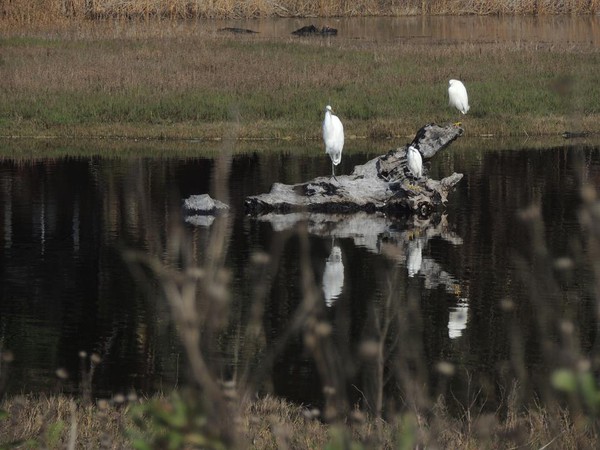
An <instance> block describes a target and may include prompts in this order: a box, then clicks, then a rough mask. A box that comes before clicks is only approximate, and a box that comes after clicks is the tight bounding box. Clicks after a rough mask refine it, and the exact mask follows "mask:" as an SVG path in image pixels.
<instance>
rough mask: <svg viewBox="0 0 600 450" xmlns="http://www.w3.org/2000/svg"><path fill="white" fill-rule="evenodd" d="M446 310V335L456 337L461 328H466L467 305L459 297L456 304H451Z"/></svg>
mask: <svg viewBox="0 0 600 450" xmlns="http://www.w3.org/2000/svg"><path fill="white" fill-rule="evenodd" d="M448 310H449V314H448V337H449V338H450V339H456V338H458V337H461V336H462V333H463V330H464V329H465V328H467V321H468V319H469V305H468V304H467V302H466V301H465V300H464V299H461V301H460V302H459V303H458V304H457V305H456V306H451V307H450V308H448Z"/></svg>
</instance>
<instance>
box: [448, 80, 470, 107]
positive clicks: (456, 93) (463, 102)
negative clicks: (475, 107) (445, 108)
mask: <svg viewBox="0 0 600 450" xmlns="http://www.w3.org/2000/svg"><path fill="white" fill-rule="evenodd" d="M448 97H449V98H450V106H454V107H455V108H456V109H458V110H459V111H460V112H461V113H463V114H466V113H467V111H468V110H469V96H468V95H467V88H465V85H464V84H462V82H460V81H459V80H450V81H449V82H448Z"/></svg>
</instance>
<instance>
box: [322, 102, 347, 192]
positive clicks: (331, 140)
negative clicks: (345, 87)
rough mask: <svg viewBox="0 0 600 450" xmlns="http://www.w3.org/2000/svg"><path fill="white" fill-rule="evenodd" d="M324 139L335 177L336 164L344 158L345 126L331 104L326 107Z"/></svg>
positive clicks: (332, 174)
mask: <svg viewBox="0 0 600 450" xmlns="http://www.w3.org/2000/svg"><path fill="white" fill-rule="evenodd" d="M323 141H324V142H325V152H327V154H328V155H329V157H330V158H331V176H332V177H333V178H335V166H337V165H338V164H339V163H340V161H341V160H342V149H343V148H344V126H343V125H342V122H341V120H340V119H339V118H338V116H336V115H334V114H333V111H332V109H331V106H329V105H327V106H326V107H325V119H324V120H323ZM335 181H337V178H335Z"/></svg>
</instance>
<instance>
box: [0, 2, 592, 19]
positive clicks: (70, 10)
mask: <svg viewBox="0 0 600 450" xmlns="http://www.w3.org/2000/svg"><path fill="white" fill-rule="evenodd" d="M599 6H600V3H599V2H598V1H597V0H568V1H564V2H556V1H551V0H541V1H540V0H516V1H510V0H486V1H475V0H467V1H464V0H433V1H428V2H425V1H423V0H407V1H404V2H397V1H393V0H386V1H377V0H357V1H352V2H349V1H345V0H321V1H318V2H314V1H313V2H311V1H307V0H278V1H269V0H247V1H236V0H215V1H210V2H208V1H206V2H205V1H199V0H167V1H162V0H41V1H32V0H13V1H5V2H2V3H0V17H2V18H5V19H10V20H15V21H18V22H20V23H45V22H49V21H60V20H78V19H95V18H109V17H111V18H115V17H123V18H142V19H148V18H151V17H161V18H171V19H189V18H253V17H268V16H281V17H332V16H378V15H379V16H383V15H385V16H394V15H417V14H436V15H447V14H456V15H459V14H479V15H489V14H532V15H545V14H595V13H597V12H598V10H599Z"/></svg>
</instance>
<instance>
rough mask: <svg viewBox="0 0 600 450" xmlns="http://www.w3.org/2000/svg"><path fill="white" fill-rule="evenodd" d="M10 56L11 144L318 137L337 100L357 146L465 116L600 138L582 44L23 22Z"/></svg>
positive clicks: (2, 91) (527, 130)
mask: <svg viewBox="0 0 600 450" xmlns="http://www.w3.org/2000/svg"><path fill="white" fill-rule="evenodd" d="M58 30H59V31H58ZM0 49H1V52H2V53H1V55H2V57H1V58H2V63H1V64H0V78H1V79H2V80H3V83H2V87H1V88H0V135H1V136H18V137H23V136H33V137H44V136H45V137H55V136H62V137H126V138H152V139H172V138H182V139H219V138H222V137H224V136H227V135H230V134H231V132H234V133H235V134H236V135H237V136H239V137H241V138H248V139H273V138H275V139H318V138H319V135H320V122H321V120H322V110H323V107H324V106H325V104H327V103H331V104H332V105H333V106H334V108H335V109H336V110H337V112H338V114H339V116H340V117H341V118H342V120H343V121H344V124H345V128H346V135H347V137H348V138H349V139H352V138H353V137H354V138H386V137H394V136H412V135H413V134H414V132H415V130H417V129H418V128H420V127H421V126H422V125H423V124H425V123H428V122H431V121H436V122H445V121H455V120H459V119H460V120H462V121H463V123H464V125H465V128H466V129H467V130H468V134H469V135H472V136H476V135H485V134H494V135H543V134H560V133H562V132H563V131H565V130H578V131H579V130H585V131H589V132H598V131H600V129H599V128H598V123H600V120H599V119H600V88H599V87H598V83H597V82H596V77H595V73H596V70H597V67H598V65H599V63H600V54H599V53H598V52H597V51H595V50H594V49H590V48H587V49H578V48H573V46H572V45H570V44H564V45H552V46H550V45H548V46H544V45H539V44H530V45H526V44H521V45H519V46H518V47H515V46H514V45H513V44H501V43H498V44H496V43H485V44H481V45H474V44H461V43H458V44H457V43H452V44H444V43H430V44H423V43H422V41H420V40H418V39H412V40H411V39H408V40H406V41H405V42H402V45H398V44H397V43H395V42H389V43H377V42H368V41H355V40H352V41H350V40H344V39H332V40H322V39H317V40H313V39H292V38H284V39H265V38H259V37H247V36H244V37H238V36H229V35H223V34H220V33H214V32H207V31H203V30H202V29H201V27H191V26H184V25H178V24H177V23H174V22H168V23H159V22H156V23H152V22H150V23H147V24H144V26H137V27H132V26H129V25H128V24H126V23H120V22H116V23H106V24H103V25H95V26H91V25H90V24H89V23H83V24H82V25H81V26H76V27H71V26H69V27H65V28H61V27H59V28H51V29H45V30H44V31H37V32H30V33H28V32H23V30H22V29H20V28H17V27H15V28H13V29H12V31H4V32H3V33H2V34H1V35H0ZM449 78H461V79H463V81H464V82H465V84H466V86H467V89H468V90H469V95H470V103H471V111H470V112H469V114H468V115H467V116H465V117H462V118H459V116H458V114H457V112H456V111H455V110H452V109H450V108H449V107H448V104H447V103H448V100H447V91H446V89H447V82H448V79H449ZM232 123H234V124H235V125H232Z"/></svg>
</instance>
